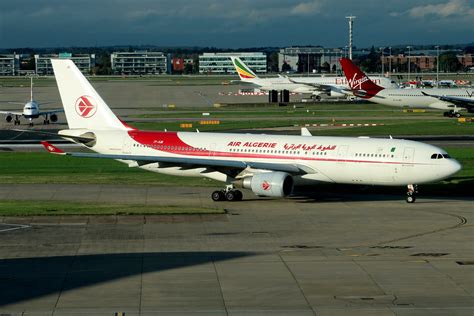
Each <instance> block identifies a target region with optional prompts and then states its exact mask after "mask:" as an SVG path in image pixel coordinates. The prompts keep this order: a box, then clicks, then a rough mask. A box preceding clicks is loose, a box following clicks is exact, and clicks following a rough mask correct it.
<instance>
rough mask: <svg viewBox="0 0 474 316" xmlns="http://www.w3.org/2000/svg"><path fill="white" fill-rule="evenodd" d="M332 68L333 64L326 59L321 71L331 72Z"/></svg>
mask: <svg viewBox="0 0 474 316" xmlns="http://www.w3.org/2000/svg"><path fill="white" fill-rule="evenodd" d="M330 69H331V65H329V63H328V62H327V61H325V62H324V63H323V65H322V66H321V71H323V72H329V70H330Z"/></svg>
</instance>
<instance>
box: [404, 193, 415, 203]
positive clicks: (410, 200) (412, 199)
mask: <svg viewBox="0 0 474 316" xmlns="http://www.w3.org/2000/svg"><path fill="white" fill-rule="evenodd" d="M406 201H407V203H415V201H416V197H415V196H414V195H413V194H408V195H407V199H406Z"/></svg>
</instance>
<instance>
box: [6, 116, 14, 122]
mask: <svg viewBox="0 0 474 316" xmlns="http://www.w3.org/2000/svg"><path fill="white" fill-rule="evenodd" d="M5 121H7V122H8V123H10V122H11V121H13V116H12V115H11V114H7V116H5Z"/></svg>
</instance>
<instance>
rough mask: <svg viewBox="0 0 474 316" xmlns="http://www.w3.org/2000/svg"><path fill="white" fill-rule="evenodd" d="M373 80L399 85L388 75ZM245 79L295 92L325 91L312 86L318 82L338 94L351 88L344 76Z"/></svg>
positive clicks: (381, 83) (391, 85)
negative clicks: (387, 76)
mask: <svg viewBox="0 0 474 316" xmlns="http://www.w3.org/2000/svg"><path fill="white" fill-rule="evenodd" d="M290 79H291V81H290ZM371 80H373V81H374V82H375V83H377V84H378V85H380V86H381V87H384V88H396V87H397V85H396V83H395V82H393V81H391V80H390V79H389V78H386V77H372V78H371ZM245 81H247V82H251V83H253V84H255V85H256V86H258V87H259V88H260V89H261V90H264V91H271V90H277V91H281V90H288V91H290V92H294V93H311V94H320V93H323V91H321V89H317V88H316V87H313V86H311V85H312V84H316V85H322V86H331V87H333V88H332V92H340V94H338V95H337V96H343V95H344V96H345V95H346V94H345V93H343V92H342V91H343V90H348V89H350V88H349V84H348V82H347V80H346V78H344V77H290V78H289V79H288V78H286V77H278V78H256V79H247V80H245ZM292 81H293V82H292Z"/></svg>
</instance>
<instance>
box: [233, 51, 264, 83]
mask: <svg viewBox="0 0 474 316" xmlns="http://www.w3.org/2000/svg"><path fill="white" fill-rule="evenodd" d="M230 59H231V60H232V64H234V67H235V70H236V71H237V73H238V74H239V77H240V80H242V81H246V82H253V81H255V80H256V79H259V78H258V77H257V75H256V74H255V73H254V72H253V71H252V70H251V69H250V68H249V67H248V66H247V65H246V64H245V63H244V62H243V61H242V60H241V59H240V58H239V57H234V56H231V57H230Z"/></svg>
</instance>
